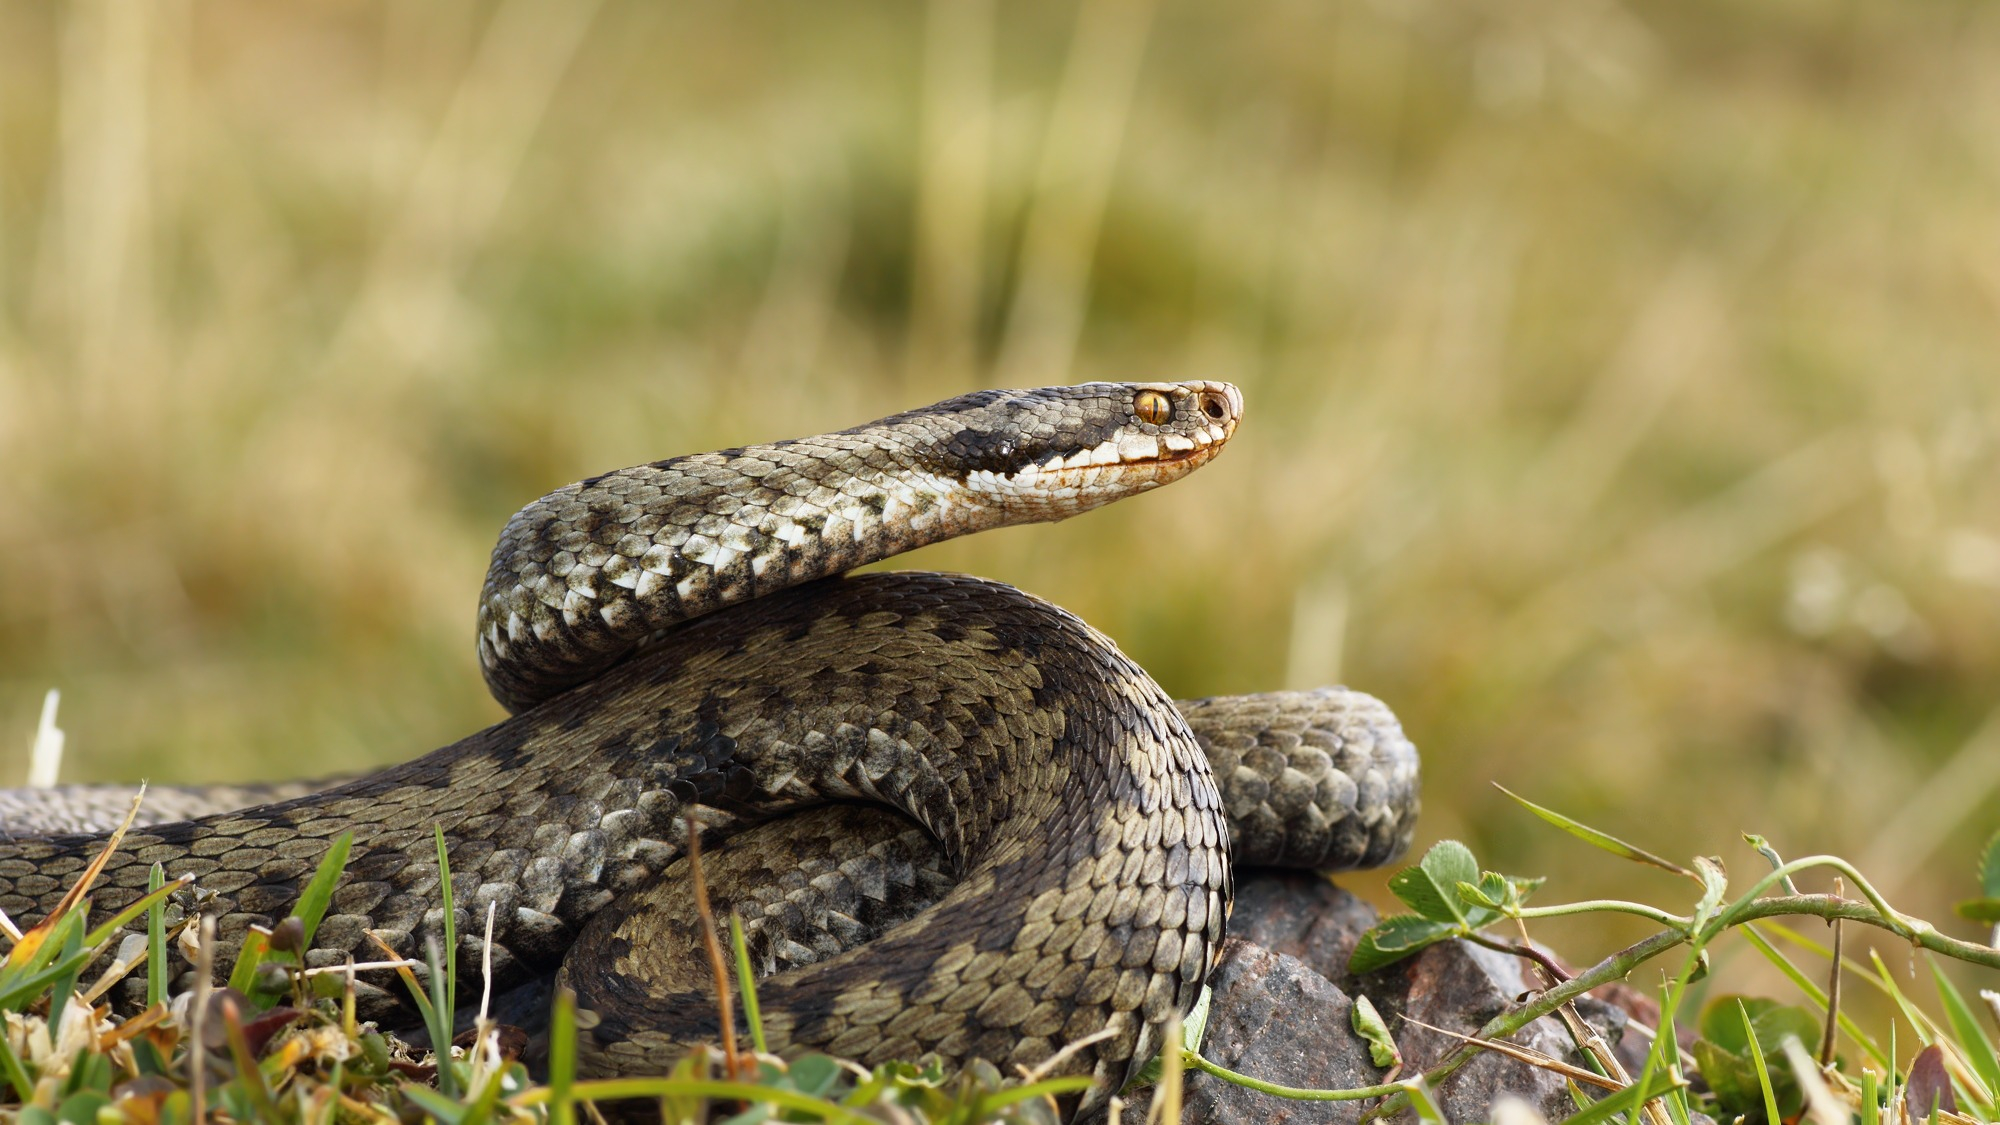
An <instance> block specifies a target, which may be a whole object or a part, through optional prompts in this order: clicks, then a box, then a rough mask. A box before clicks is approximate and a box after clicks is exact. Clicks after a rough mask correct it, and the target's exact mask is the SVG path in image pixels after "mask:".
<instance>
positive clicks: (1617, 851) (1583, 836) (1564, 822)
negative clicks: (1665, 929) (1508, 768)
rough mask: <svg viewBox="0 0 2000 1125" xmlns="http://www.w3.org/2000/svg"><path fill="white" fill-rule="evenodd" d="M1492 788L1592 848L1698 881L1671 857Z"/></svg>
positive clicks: (1514, 794)
mask: <svg viewBox="0 0 2000 1125" xmlns="http://www.w3.org/2000/svg"><path fill="white" fill-rule="evenodd" d="M1493 788H1495V789H1498V790H1499V791H1500V792H1502V793H1505V794H1507V796H1509V797H1511V798H1513V799H1514V802H1515V803H1516V804H1518V805H1520V806H1521V807H1522V808H1525V809H1527V810H1528V811H1529V812H1531V813H1534V814H1535V815H1536V816H1538V817H1541V818H1542V819H1543V820H1546V821H1548V822H1549V823H1550V824H1553V825H1555V826H1556V827H1557V828H1560V829H1562V830H1563V831H1564V832H1567V833H1569V834H1570V835H1572V836H1574V837H1576V838H1577V839H1579V840H1582V841H1583V842H1584V843H1586V844H1589V845H1590V846H1592V847H1594V848H1601V849H1603V850H1604V851H1607V852H1610V853H1611V854H1612V855H1615V856H1618V857H1619V858H1621V859H1629V860H1631V861H1633V862H1634V863H1644V864H1649V865H1651V866H1653V867H1657V868H1659V869H1660V870H1662V871H1671V872H1673V873H1674V874H1676V875H1680V876H1683V877H1685V878H1689V879H1693V880H1695V881H1696V882H1700V881H1701V878H1700V876H1698V875H1696V874H1695V873H1694V872H1692V871H1689V870H1688V869H1687V868H1685V867H1682V866H1681V865H1680V864H1678V863H1675V862H1673V861H1672V860H1669V859H1663V858H1661V857H1659V856H1656V855H1654V854H1653V853H1652V852H1649V851H1647V850H1646V849H1644V848H1640V847H1634V846H1633V845H1631V844H1628V843H1626V842H1625V841H1623V840H1620V839H1619V838H1618V837H1616V836H1613V835H1611V834H1610V833H1609V832H1600V831H1598V830H1597V829H1595V828H1592V827H1590V826H1589V825H1587V824H1580V823H1578V822H1577V821H1574V820H1571V819H1570V818H1568V817H1566V816H1564V815H1563V814H1561V813H1559V812H1556V811H1555V810H1554V809H1545V808H1543V807H1542V806H1540V805H1538V804H1536V803H1534V802H1533V801H1530V800H1528V799H1527V798H1526V797H1523V796H1521V795H1520V794H1519V793H1516V792H1514V791H1513V790H1511V789H1508V788H1507V787H1506V786H1504V785H1500V784H1498V783H1495V784H1494V786H1493Z"/></svg>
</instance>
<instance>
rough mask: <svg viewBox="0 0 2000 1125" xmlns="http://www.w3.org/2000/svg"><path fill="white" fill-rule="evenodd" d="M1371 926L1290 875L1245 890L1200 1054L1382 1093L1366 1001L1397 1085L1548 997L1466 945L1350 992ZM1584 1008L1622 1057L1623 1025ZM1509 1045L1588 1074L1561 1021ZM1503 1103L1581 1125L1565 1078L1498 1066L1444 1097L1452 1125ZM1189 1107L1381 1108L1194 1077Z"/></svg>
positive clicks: (1452, 1084)
mask: <svg viewBox="0 0 2000 1125" xmlns="http://www.w3.org/2000/svg"><path fill="white" fill-rule="evenodd" d="M1376 921H1377V914H1376V912H1375V910H1374V908H1373V907H1371V906H1369V905H1368V904H1367V903H1365V902H1362V901H1361V900H1360V899H1357V898H1355V897H1354V896H1353V895H1351V894H1348V893H1347V892H1346V891H1344V890H1341V889H1340V888H1339V887H1336V886H1334V885H1333V884H1332V883H1329V882H1326V881H1325V880H1323V879H1317V878H1314V877H1312V876H1308V875H1298V874H1290V873H1286V874H1280V873H1253V874H1250V875H1249V876H1247V877H1245V878H1244V879H1243V880H1242V882H1241V883H1240V884H1239V885H1238V888H1237V895H1236V910H1235V913H1234V914H1233V915H1232V916H1231V918H1230V933H1231V935H1232V936H1231V938H1230V940H1229V942H1228V944H1227V945H1225V946H1224V948H1223V957H1222V962H1221V964H1220V966H1219V967H1218V968H1217V971H1216V973H1215V975H1214V977H1213V978H1211V987H1212V989H1213V992H1214V995H1213V999H1212V1001H1211V1005H1210V1013H1211V1014H1210V1016H1209V1025H1208V1032H1207V1037H1206V1039H1205V1041H1204V1044H1203V1052H1202V1053H1203V1054H1204V1055H1205V1056H1206V1057H1207V1058H1209V1059H1210V1060H1212V1061H1214V1062H1216V1063H1219V1064H1221V1065H1223V1066H1226V1067H1229V1068H1230V1069H1232V1070H1236V1071H1240V1072H1243V1073H1246V1074H1250V1075H1253V1076H1255V1077H1257V1078H1262V1079H1265V1080H1267V1081H1271V1082H1276V1083H1280V1084H1283V1085H1287V1086H1309V1087H1316V1088H1320V1089H1337V1088H1351V1087H1356V1086H1368V1085H1374V1084H1376V1083H1379V1082H1381V1081H1383V1080H1384V1078H1385V1077H1386V1075H1385V1073H1384V1072H1383V1071H1381V1070H1378V1069H1377V1068H1376V1067H1374V1066H1373V1065H1372V1062H1371V1060H1370V1059H1369V1056H1368V1048H1367V1045H1366V1043H1364V1042H1363V1041H1362V1039H1361V1038H1360V1037H1359V1036H1358V1035H1356V1034H1355V1033H1354V1031H1353V1027H1352V1022H1351V1021H1352V1011H1353V1000H1352V997H1353V996H1355V995H1356V994H1357V992H1358V993H1359V994H1361V995H1365V996H1367V997H1368V998H1369V999H1370V1000H1371V1001H1372V1002H1373V1003H1374V1005H1375V1007H1376V1008H1377V1010H1379V1011H1380V1012H1381V1014H1382V1016H1383V1018H1384V1019H1385V1020H1386V1021H1387V1022H1388V1025H1389V1028H1390V1031H1391V1033H1392V1034H1393V1035H1394V1036H1395V1038H1396V1042H1397V1046H1398V1047H1399V1048H1400V1049H1401V1051H1402V1053H1403V1070H1402V1072H1401V1073H1402V1074H1403V1075H1409V1074H1413V1073H1415V1072H1416V1071H1418V1070H1422V1069H1424V1068H1426V1067H1429V1066H1431V1065H1433V1064H1435V1063H1437V1062H1438V1061H1440V1060H1441V1059H1443V1058H1444V1057H1445V1056H1446V1055H1448V1054H1450V1053H1451V1052H1453V1051H1455V1050H1457V1049H1458V1047H1459V1046H1460V1045H1461V1043H1462V1041H1461V1040H1459V1039H1456V1038H1453V1037H1452V1036H1451V1035H1448V1034H1445V1032H1457V1033H1459V1034H1462V1035H1470V1034H1473V1033H1475V1032H1476V1031H1477V1030H1478V1029H1479V1027H1480V1026H1481V1025H1482V1024H1484V1023H1485V1022H1486V1021H1487V1020H1489V1019H1491V1018H1493V1017H1494V1016H1496V1015H1498V1014H1500V1013H1501V1012H1502V1011H1504V1010H1505V1009H1506V1008H1507V1007H1508V1006H1509V1005H1511V1004H1512V1003H1513V1002H1514V1000H1515V998H1516V997H1518V996H1520V995H1521V994H1523V993H1526V992H1529V991H1532V990H1534V989H1536V988H1538V987H1539V982H1538V981H1537V980H1535V979H1532V978H1531V976H1530V975H1529V974H1527V973H1525V972H1524V971H1523V965H1522V963H1521V961H1520V960H1519V959H1518V958H1514V957H1510V956H1508V955H1506V954H1502V953H1496V952H1493V951H1491V950H1488V949H1483V948H1481V947H1478V946H1474V945H1470V944H1468V943H1465V942H1447V943H1444V944H1441V945H1435V946H1432V947H1430V948H1429V949H1426V950H1424V951H1423V952H1422V953H1420V954H1418V955H1417V956H1416V957H1413V958H1411V959H1409V960H1407V961H1404V962H1401V963H1399V964H1397V965H1394V966H1391V967H1390V968H1388V969H1384V970H1382V971H1380V972H1377V973H1371V974H1369V975H1367V976H1365V977H1361V978H1355V977H1354V976H1352V975H1351V974H1349V973H1348V972H1347V960H1348V957H1349V956H1350V955H1351V954H1352V953H1353V951H1354V946H1355V943H1356V942H1357V941H1359V940H1360V936H1361V934H1362V932H1363V931H1365V930H1366V929H1367V928H1368V927H1369V926H1372V925H1374V924H1375V922H1376ZM1578 1008H1579V1011H1580V1012H1581V1014H1582V1015H1583V1017H1584V1019H1585V1020H1586V1021H1587V1022H1588V1023H1590V1024H1591V1025H1592V1026H1593V1027H1595V1028H1596V1030H1597V1031H1598V1032H1599V1033H1600V1034H1602V1035H1603V1036H1604V1038H1605V1040H1606V1041H1607V1042H1609V1043H1612V1044H1614V1045H1616V1044H1617V1043H1618V1041H1619V1038H1620V1036H1621V1034H1622V1032H1623V1030H1624V1026H1625V1018H1624V1013H1623V1012H1622V1011H1619V1010H1618V1009H1616V1008H1614V1007H1612V1006H1611V1005H1609V1004H1605V1003H1602V1002H1598V1001H1594V1000H1589V999H1588V998H1586V999H1585V1000H1584V1001H1581V1002H1579V1005H1578ZM1425 1025H1428V1026H1425ZM1433 1029H1441V1030H1433ZM1513 1042H1515V1043H1518V1044H1521V1045H1523V1046H1527V1047H1531V1048H1533V1049H1535V1050H1537V1051H1540V1052H1542V1053H1544V1054H1548V1055H1552V1056H1554V1057H1556V1058H1559V1059H1563V1060H1565V1061H1567V1062H1571V1063H1577V1062H1579V1059H1578V1057H1577V1053H1576V1051H1575V1049H1574V1047H1573V1046H1572V1045H1571V1043H1570V1037H1569V1034H1568V1033H1567V1032H1566V1031H1565V1030H1564V1028H1563V1027H1562V1025H1561V1024H1560V1023H1558V1022H1556V1021H1555V1020H1553V1019H1548V1018H1545V1019H1541V1020H1537V1021H1535V1022H1534V1023H1533V1024H1530V1025H1529V1026H1528V1027H1526V1028H1524V1029H1523V1030H1522V1031H1521V1032H1520V1033H1518V1034H1516V1035H1515V1036H1514V1037H1513ZM1501 1094H1509V1095H1512V1096H1514V1097H1516V1098H1518V1099H1520V1100H1521V1101H1523V1102H1526V1103H1527V1104H1528V1105H1529V1106H1532V1107H1533V1108H1534V1109H1535V1110H1537V1111H1538V1112H1540V1113H1541V1114H1542V1115H1543V1116H1544V1117H1546V1118H1548V1119H1549V1120H1552V1121H1556V1120H1560V1119H1562V1118H1563V1117H1565V1116H1568V1115H1569V1114H1570V1113H1572V1112H1574V1106H1573V1105H1572V1103H1571V1102H1570V1100H1569V1094H1568V1092H1567V1091H1566V1089H1565V1087H1564V1083H1563V1080H1562V1079H1561V1078H1560V1077H1558V1076H1557V1075H1555V1074H1552V1073H1550V1072H1548V1071H1545V1070H1540V1069H1537V1068H1535V1067H1533V1066H1530V1065H1528V1064H1526V1063H1523V1062H1518V1061H1516V1060H1514V1059H1510V1058H1507V1057H1505V1056H1501V1055H1497V1054H1493V1053H1490V1052H1489V1053H1487V1054H1484V1055H1482V1056H1481V1057H1480V1058H1478V1059H1476V1060H1474V1061H1473V1062H1472V1063H1470V1064H1468V1065H1467V1066H1465V1067H1463V1068H1462V1069H1460V1070H1459V1072H1458V1073H1457V1074H1455V1075H1453V1076H1452V1077H1451V1078H1450V1079H1449V1080H1448V1081H1446V1082H1445V1083H1444V1084H1443V1086H1442V1087H1440V1088H1439V1089H1438V1091H1437V1092H1436V1096H1437V1098H1438V1102H1439V1107H1440V1108H1441V1109H1442V1110H1443V1111H1444V1113H1445V1115H1446V1117H1447V1118H1448V1119H1449V1120H1451V1121H1453V1122H1477V1121H1486V1120H1488V1119H1489V1116H1490V1113H1489V1111H1490V1108H1491V1106H1492V1103H1493V1099H1494V1098H1495V1097H1497V1096H1499V1095H1501ZM1185 1104H1186V1111H1185V1113H1184V1115H1183V1120H1184V1121H1185V1122H1187V1123H1189V1125H1211V1123H1212V1125H1249V1123H1257V1125H1265V1123H1270V1125H1278V1123H1291V1122H1297V1123H1306V1122H1314V1123H1317V1122H1329V1123H1331V1122H1339V1123H1342V1125H1346V1123H1351V1122H1356V1121H1359V1120H1360V1118H1361V1117H1362V1115H1363V1114H1365V1113H1366V1112H1367V1111H1368V1110H1369V1109H1371V1108H1373V1106H1374V1105H1375V1104H1376V1103H1375V1102H1373V1101H1368V1102H1299V1101H1288V1100H1285V1099H1281V1098H1277V1097H1273V1096H1270V1095H1266V1094H1260V1093H1258V1092H1256V1091H1253V1090H1248V1089H1244V1088H1242V1087H1238V1086H1232V1085H1230V1084H1228V1083H1226V1082H1223V1081H1221V1080H1220V1079H1217V1078H1214V1077H1211V1076H1209V1075H1206V1074H1193V1075H1190V1076H1189V1077H1188V1083H1187V1099H1186V1103H1185Z"/></svg>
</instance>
